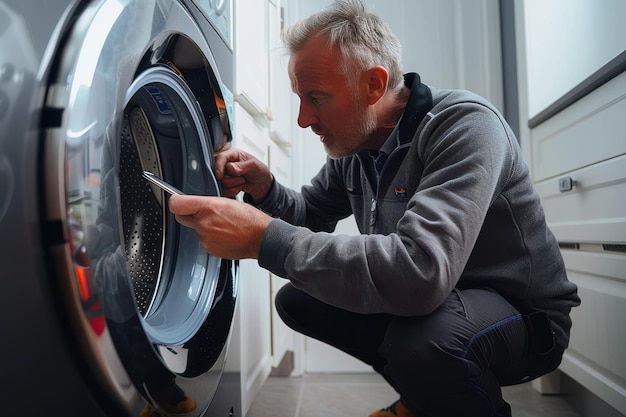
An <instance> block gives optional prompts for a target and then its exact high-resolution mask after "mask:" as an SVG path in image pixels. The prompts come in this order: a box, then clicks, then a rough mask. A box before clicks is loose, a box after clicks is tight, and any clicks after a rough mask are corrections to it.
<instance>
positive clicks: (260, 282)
mask: <svg viewBox="0 0 626 417" xmlns="http://www.w3.org/2000/svg"><path fill="white" fill-rule="evenodd" d="M234 119H235V126H236V129H235V139H234V146H235V147H237V148H239V149H241V150H243V151H245V152H248V153H250V154H252V155H254V156H255V157H256V158H258V159H259V160H261V161H263V162H264V163H268V162H269V159H268V158H269V142H270V141H269V136H268V133H267V128H264V127H262V126H259V125H258V123H256V122H255V120H254V119H253V118H252V116H251V115H250V114H249V113H248V112H246V111H245V110H244V109H243V108H242V107H241V106H240V105H239V104H237V103H235V106H234ZM239 266H240V282H239V298H238V302H237V315H236V317H235V322H234V330H233V331H234V332H237V333H238V336H239V347H240V352H239V358H238V364H239V368H240V372H241V410H242V416H245V415H246V413H247V412H248V409H249V408H250V405H251V404H252V401H253V400H254V398H255V397H256V394H257V393H258V391H259V389H260V388H261V386H262V385H263V383H264V382H265V380H266V379H267V377H268V376H269V374H270V371H271V368H272V356H271V333H270V328H271V314H270V304H269V299H270V295H271V291H270V275H269V272H267V271H266V270H264V269H262V268H261V267H259V265H258V263H257V261H256V260H251V259H244V260H241V261H240V264H239Z"/></svg>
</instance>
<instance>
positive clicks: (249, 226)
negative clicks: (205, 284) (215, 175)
mask: <svg viewBox="0 0 626 417" xmlns="http://www.w3.org/2000/svg"><path fill="white" fill-rule="evenodd" d="M169 208H170V211H171V212H172V213H174V214H175V215H176V220H177V221H178V222H179V223H180V224H182V225H184V226H187V227H190V228H192V229H194V230H195V232H196V234H197V235H198V238H199V239H200V242H201V244H202V246H203V247H204V249H205V250H206V251H207V252H208V253H209V254H211V255H213V256H215V257H218V258H226V259H246V258H250V259H257V258H258V256H259V249H260V247H261V240H262V238H263V234H264V233H265V229H266V228H267V225H268V224H269V223H270V222H271V221H272V218H271V217H270V216H268V215H267V214H265V213H263V212H262V211H261V210H258V209H256V208H254V207H253V206H251V205H249V204H246V203H243V202H241V201H237V200H233V199H230V198H223V197H204V196H192V195H173V196H171V197H170V199H169Z"/></svg>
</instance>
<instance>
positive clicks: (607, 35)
mask: <svg viewBox="0 0 626 417" xmlns="http://www.w3.org/2000/svg"><path fill="white" fill-rule="evenodd" d="M524 12H525V15H526V52H527V73H528V114H529V116H530V118H532V117H534V116H536V115H537V114H538V113H539V112H541V111H542V110H544V109H545V108H546V107H548V106H549V105H550V104H552V103H553V102H554V101H555V100H557V99H559V98H560V97H561V96H563V95H564V94H565V93H567V92H568V91H569V90H571V89H572V88H573V87H575V86H576V85H577V84H579V83H580V82H582V81H583V80H584V79H585V78H587V77H588V76H590V75H591V74H592V73H593V72H595V71H596V70H598V69H599V68H600V67H602V66H603V65H604V64H606V63H607V62H609V61H610V60H611V59H613V58H614V57H616V56H617V55H618V54H619V53H621V52H622V51H623V50H624V49H626V24H625V23H626V1H624V0H549V1H546V0H526V1H525V2H524Z"/></svg>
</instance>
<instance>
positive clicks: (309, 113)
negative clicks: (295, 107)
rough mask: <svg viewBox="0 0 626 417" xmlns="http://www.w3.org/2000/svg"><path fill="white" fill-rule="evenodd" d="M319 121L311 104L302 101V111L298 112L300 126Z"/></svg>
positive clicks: (303, 126)
mask: <svg viewBox="0 0 626 417" xmlns="http://www.w3.org/2000/svg"><path fill="white" fill-rule="evenodd" d="M317 122H318V119H317V116H316V115H315V112H314V111H313V109H312V107H311V106H310V105H307V104H306V103H304V102H303V101H300V111H299V112H298V126H300V127H301V128H307V127H309V126H311V125H313V124H315V123H317Z"/></svg>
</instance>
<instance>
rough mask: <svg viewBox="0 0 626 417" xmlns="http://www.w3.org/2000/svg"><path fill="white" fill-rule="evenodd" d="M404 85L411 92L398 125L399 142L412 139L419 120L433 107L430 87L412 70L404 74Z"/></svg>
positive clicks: (402, 142)
mask: <svg viewBox="0 0 626 417" xmlns="http://www.w3.org/2000/svg"><path fill="white" fill-rule="evenodd" d="M404 85H406V86H407V87H408V88H409V89H410V90H411V93H410V95H409V100H408V101H407V104H406V108H405V109H404V114H403V115H402V118H401V119H400V123H399V126H398V127H399V131H398V136H399V142H400V144H405V143H408V142H410V141H411V140H412V139H413V135H414V134H415V131H416V130H417V127H418V126H419V124H420V122H421V121H422V119H423V118H424V117H425V116H426V114H428V112H429V111H430V109H432V107H433V96H432V93H431V91H430V88H428V87H427V86H426V85H425V84H422V82H421V79H420V76H419V74H417V73H414V72H410V73H408V74H405V75H404Z"/></svg>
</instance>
